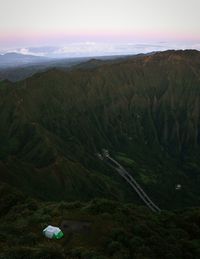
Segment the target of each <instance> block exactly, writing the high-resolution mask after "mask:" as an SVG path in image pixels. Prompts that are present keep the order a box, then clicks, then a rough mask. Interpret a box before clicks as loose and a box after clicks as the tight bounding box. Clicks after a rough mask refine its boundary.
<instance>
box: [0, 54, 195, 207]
mask: <svg viewBox="0 0 200 259" xmlns="http://www.w3.org/2000/svg"><path fill="white" fill-rule="evenodd" d="M199 97H200V53H199V52H198V51H166V52H161V53H156V54H154V55H150V56H145V57H137V58H132V59H131V58H129V59H127V60H119V62H118V63H117V62H115V63H114V64H102V65H100V66H98V67H92V66H91V67H90V66H89V65H88V64H87V68H80V69H78V68H77V69H74V70H72V71H68V72H64V71H59V70H50V71H47V72H45V73H41V74H37V75H35V76H33V77H31V78H29V79H26V80H24V81H21V82H18V83H15V84H13V83H9V82H1V83H0V121H1V124H0V143H1V147H0V159H1V162H0V172H1V175H0V179H1V180H2V181H4V182H8V183H10V184H12V185H14V186H17V187H18V188H20V189H22V190H23V191H25V192H27V193H29V194H31V195H34V196H38V197H41V198H46V199H61V198H63V199H67V200H74V199H80V200H88V199H91V198H93V197H107V198H112V199H118V200H121V201H131V200H135V201H136V200H137V197H136V195H135V194H134V193H133V191H132V190H131V189H130V188H129V186H127V184H126V183H125V182H124V181H123V180H122V179H121V178H120V176H118V175H117V174H116V173H115V172H114V171H112V170H110V169H109V168H108V167H107V166H106V165H104V164H103V163H102V162H101V161H100V160H98V159H97V157H96V155H95V154H96V153H97V152H99V151H100V150H101V149H102V148H107V149H109V150H110V152H111V153H112V155H113V156H115V158H116V159H118V160H119V161H120V162H121V163H122V164H123V165H124V166H125V167H126V168H127V169H128V170H130V172H131V173H133V175H134V177H135V178H136V179H137V180H138V182H139V183H140V184H141V185H142V186H143V187H144V189H145V190H147V192H148V193H149V194H150V196H151V197H152V199H154V200H155V201H156V202H157V203H158V204H159V205H161V207H164V208H171V207H177V206H181V207H182V206H189V205H197V204H199V199H200V191H199V182H200V163H199V161H200V160H199V156H200V153H199V144H200V137H199V136H200V135H199V130H200V128H199V122H200V120H199V119H200V116H199V112H200V102H199ZM177 184H181V185H182V189H181V190H180V191H178V192H177V191H176V189H175V186H176V185H177ZM137 202H138V201H137Z"/></svg>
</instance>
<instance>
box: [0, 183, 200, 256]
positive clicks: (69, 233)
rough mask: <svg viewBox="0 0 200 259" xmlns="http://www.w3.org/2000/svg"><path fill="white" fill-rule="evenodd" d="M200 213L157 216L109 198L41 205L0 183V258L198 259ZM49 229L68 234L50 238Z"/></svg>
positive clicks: (143, 209) (168, 213)
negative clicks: (59, 237)
mask: <svg viewBox="0 0 200 259" xmlns="http://www.w3.org/2000/svg"><path fill="white" fill-rule="evenodd" d="M199 215H200V210H199V209H198V208H193V209H190V210H188V209H185V210H182V211H175V212H173V213H172V212H166V211H164V212H162V213H161V214H152V213H151V212H150V211H149V210H148V209H147V208H144V207H136V206H133V205H131V204H124V203H123V204H122V203H119V202H115V201H109V200H105V199H95V200H92V201H90V202H87V203H83V202H82V203H80V202H71V203H69V202H57V203H55V202H48V203H47V202H39V201H36V200H34V199H30V198H29V197H27V196H24V195H22V194H21V193H20V192H18V191H16V190H14V189H13V188H10V187H9V186H7V185H5V184H0V220H1V225H0V247H1V249H0V258H3V259H10V258H15V259H22V258H24V259H25V258H31V259H32V258H38V259H39V258H60V259H62V258H63V259H64V258H70V259H77V258H80V259H90V258H91V259H94V258H98V259H107V258H120V259H125V258H127V259H130V258H136V259H139V258H148V259H151V258H152V259H157V258H158V259H160V258H163V259H169V258H170V259H171V258H183V259H188V258H191V259H193V258H195V259H197V258H199V257H200V250H199V246H200V244H199V234H200V220H199V219H200V218H199ZM49 224H52V225H54V226H58V227H60V228H61V229H62V231H63V232H64V237H63V238H62V239H60V240H52V239H47V238H46V237H45V236H44V235H43V233H42V230H43V229H44V228H45V227H46V226H47V225H49Z"/></svg>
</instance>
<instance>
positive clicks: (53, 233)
mask: <svg viewBox="0 0 200 259" xmlns="http://www.w3.org/2000/svg"><path fill="white" fill-rule="evenodd" d="M43 234H44V235H45V236H46V237H47V238H51V239H60V238H62V237H63V236H64V234H63V232H62V230H61V229H60V228H58V227H54V226H51V225H49V226H48V227H46V228H45V229H44V230H43Z"/></svg>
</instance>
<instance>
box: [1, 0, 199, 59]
mask: <svg viewBox="0 0 200 259" xmlns="http://www.w3.org/2000/svg"><path fill="white" fill-rule="evenodd" d="M0 6H1V8H0V17H1V18H0V21H1V22H0V53H5V52H9V51H16V52H19V53H23V54H33V55H41V56H85V55H91V56H93V55H109V54H111V55H112V54H135V53H140V52H150V51H155V50H165V49H172V48H174V49H179V48H180V49H186V48H195V49H199V50H200V15H199V10H200V1H199V0H0Z"/></svg>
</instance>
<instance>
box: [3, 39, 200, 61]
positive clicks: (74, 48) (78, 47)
mask: <svg viewBox="0 0 200 259" xmlns="http://www.w3.org/2000/svg"><path fill="white" fill-rule="evenodd" d="M167 49H198V50H200V42H192V43H191V42H157V43H156V42H154V43H134V42H127V43H116V42H115V43H112V42H93V41H85V42H74V43H67V44H65V45H63V46H41V47H22V48H17V49H7V50H5V49H4V50H1V51H0V53H2V54H3V53H7V52H17V53H21V54H24V55H35V56H46V57H56V58H64V57H83V56H88V57H92V56H106V55H107V56H109V55H128V54H139V53H148V52H153V51H164V50H167Z"/></svg>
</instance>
